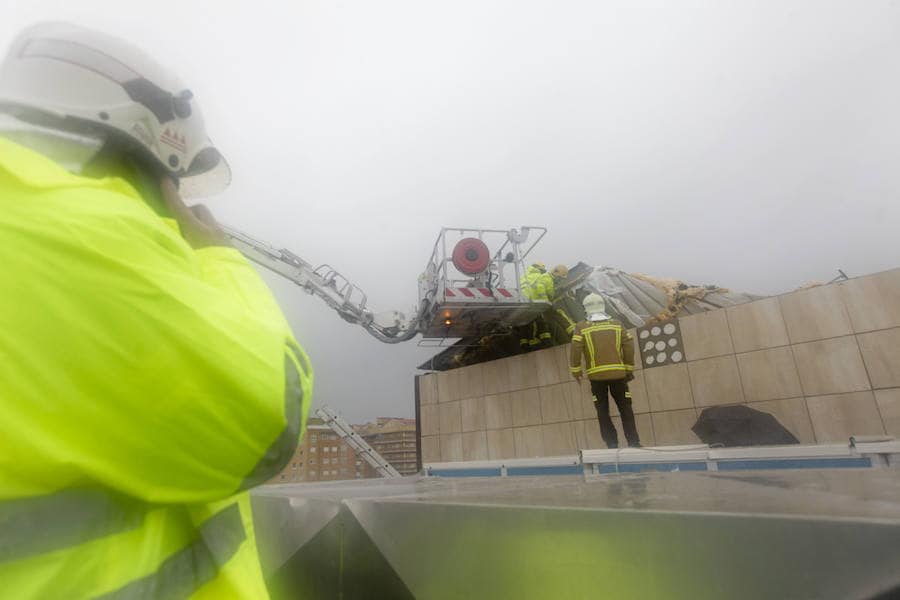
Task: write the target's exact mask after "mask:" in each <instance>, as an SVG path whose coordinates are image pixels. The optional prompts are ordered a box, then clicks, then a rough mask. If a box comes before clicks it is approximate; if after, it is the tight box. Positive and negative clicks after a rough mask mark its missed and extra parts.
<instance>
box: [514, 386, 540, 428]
mask: <svg viewBox="0 0 900 600" xmlns="http://www.w3.org/2000/svg"><path fill="white" fill-rule="evenodd" d="M510 398H511V399H510V402H511V403H512V418H513V426H514V427H523V426H526V425H540V424H541V398H540V395H539V394H538V390H537V388H531V389H528V390H521V391H518V392H512V393H511V394H510Z"/></svg>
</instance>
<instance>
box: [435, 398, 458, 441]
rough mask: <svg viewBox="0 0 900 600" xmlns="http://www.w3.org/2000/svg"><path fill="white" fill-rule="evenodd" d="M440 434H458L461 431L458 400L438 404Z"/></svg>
mask: <svg viewBox="0 0 900 600" xmlns="http://www.w3.org/2000/svg"><path fill="white" fill-rule="evenodd" d="M438 410H439V413H440V414H439V417H440V423H441V424H440V428H441V433H442V434H444V433H459V432H460V431H462V419H461V416H460V405H459V400H456V401H454V402H444V403H442V404H438Z"/></svg>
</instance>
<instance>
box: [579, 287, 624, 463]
mask: <svg viewBox="0 0 900 600" xmlns="http://www.w3.org/2000/svg"><path fill="white" fill-rule="evenodd" d="M584 310H585V313H586V314H587V320H585V321H581V322H579V323H577V324H576V325H575V330H574V333H573V335H572V355H571V360H570V368H571V372H572V375H573V376H574V377H575V379H576V380H578V381H579V382H580V381H581V378H582V376H583V373H584V372H586V373H587V376H588V380H589V381H590V384H591V392H592V393H593V396H594V408H595V409H596V410H597V420H598V421H599V422H600V435H601V436H602V437H603V441H604V442H606V445H607V447H609V448H618V447H619V440H618V435H617V434H616V428H615V426H614V425H613V422H612V419H611V418H610V416H609V395H612V397H613V400H615V402H616V406H617V407H618V409H619V415H620V416H621V417H622V429H623V430H624V431H625V439H626V440H627V442H628V445H629V446H632V447H639V446H640V445H641V444H640V440H639V439H638V433H637V427H636V425H635V421H634V411H633V410H632V408H631V398H630V394H629V393H628V385H627V382H628V380H629V379H633V378H634V375H633V374H632V371H634V344H633V343H632V342H633V338H632V337H631V334H630V333H628V330H626V329H625V328H624V327H623V326H622V324H621V323H620V322H619V321H617V320H616V319H613V318H611V317H610V316H609V315H607V314H606V302H605V301H604V300H603V296H601V295H599V294H588V296H587V297H585V299H584ZM582 359H583V360H584V364H585V368H584V369H582Z"/></svg>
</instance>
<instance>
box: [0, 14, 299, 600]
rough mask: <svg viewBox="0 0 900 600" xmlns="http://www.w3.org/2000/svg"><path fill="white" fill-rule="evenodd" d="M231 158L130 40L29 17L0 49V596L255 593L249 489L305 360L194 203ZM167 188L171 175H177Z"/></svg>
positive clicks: (275, 464)
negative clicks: (2, 55)
mask: <svg viewBox="0 0 900 600" xmlns="http://www.w3.org/2000/svg"><path fill="white" fill-rule="evenodd" d="M228 182H229V171H228V166H227V164H226V163H225V161H224V159H223V158H222V157H221V156H220V155H219V153H218V152H217V151H216V149H215V148H214V147H213V146H212V144H211V143H210V141H209V139H208V138H207V136H206V134H205V130H204V126H203V121H202V118H201V116H200V113H199V110H198V108H197V105H196V102H195V101H194V99H193V97H192V94H191V93H190V92H189V91H188V90H187V89H186V88H185V87H183V86H182V84H181V83H180V82H179V81H178V80H177V79H176V78H174V77H173V76H171V75H170V74H169V73H167V72H166V71H164V70H163V69H161V68H160V67H159V66H158V65H156V64H155V63H154V62H153V61H152V60H150V59H149V58H148V57H147V56H146V55H145V54H144V53H142V52H141V51H139V50H137V49H135V48H133V47H131V46H130V45H128V44H126V43H124V42H122V41H120V40H118V39H115V38H112V37H109V36H105V35H102V34H99V33H96V32H93V31H89V30H84V29H81V28H77V27H73V26H69V25H65V24H59V23H56V24H47V25H39V26H36V27H34V28H31V29H29V30H26V31H25V32H24V33H23V34H21V35H20V36H19V37H18V39H17V40H16V41H15V42H14V43H13V46H12V48H11V50H10V52H9V54H8V55H7V57H6V59H5V61H4V63H3V64H2V67H0V264H2V265H3V283H2V288H0V358H2V359H0V414H2V418H0V541H2V543H0V598H3V599H6V598H9V599H15V600H29V599H44V598H65V599H66V600H78V599H82V598H103V599H105V600H118V599H125V598H157V599H167V600H168V599H176V598H195V599H201V598H203V599H217V600H222V599H235V598H241V599H244V598H246V599H253V600H258V599H263V598H267V597H268V594H267V591H266V587H265V583H264V581H263V578H262V572H261V568H260V564H259V558H258V553H257V548H256V542H255V537H254V532H253V522H252V515H251V511H250V501H249V496H248V494H247V491H246V490H248V489H249V488H251V487H253V486H256V485H258V484H260V483H263V482H265V481H266V480H268V479H270V478H271V477H272V476H273V475H275V474H276V473H278V472H279V471H280V470H281V468H282V467H283V465H284V464H285V463H286V462H287V461H288V460H289V459H290V457H291V456H292V455H293V452H294V449H295V447H296V445H297V443H298V440H299V437H300V435H301V432H302V431H303V429H304V426H305V421H306V414H307V410H308V407H309V403H310V396H311V392H312V371H311V369H310V366H309V363H308V360H307V358H306V356H305V354H304V353H303V351H302V350H301V348H300V347H299V346H298V345H297V343H296V342H295V340H294V338H293V336H292V334H291V331H290V328H289V327H288V324H287V322H286V320H285V318H284V316H283V315H282V313H281V311H280V310H279V308H278V306H277V304H276V303H275V301H274V299H273V298H272V296H271V294H270V293H269V291H268V289H267V288H266V286H265V285H264V283H263V282H262V281H261V280H260V278H259V277H258V276H257V274H256V273H255V271H254V270H253V268H252V267H251V266H250V265H249V264H248V262H247V261H246V260H245V259H244V258H243V257H242V256H241V255H240V254H239V253H238V252H237V250H235V249H233V248H231V247H229V246H228V245H227V243H226V242H225V239H224V236H223V235H222V234H221V232H220V231H219V229H218V227H217V226H216V225H215V222H214V220H212V219H211V217H210V215H209V213H208V212H205V211H203V210H202V209H193V210H192V209H189V208H187V207H186V206H185V204H184V203H183V202H182V200H181V196H182V195H185V196H187V195H199V194H201V193H212V192H215V191H217V190H219V189H221V188H223V187H224V186H226V185H227V184H228ZM179 190H180V192H179Z"/></svg>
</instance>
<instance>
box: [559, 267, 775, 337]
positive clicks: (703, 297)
mask: <svg viewBox="0 0 900 600" xmlns="http://www.w3.org/2000/svg"><path fill="white" fill-rule="evenodd" d="M584 267H587V265H584V263H579V265H577V266H576V267H575V268H574V269H573V271H578V270H580V269H579V268H582V269H583V268H584ZM586 271H587V272H586V273H585V274H584V275H583V276H580V277H578V276H577V275H576V277H578V279H576V280H575V281H572V282H571V283H568V282H567V283H566V284H564V287H568V288H570V289H575V290H581V289H588V290H590V291H593V292H598V293H600V294H602V295H603V296H605V297H606V299H607V307H606V308H607V312H609V313H610V314H611V315H612V316H613V317H615V318H617V319H619V320H620V321H622V322H623V323H625V324H626V325H628V326H629V327H641V326H643V325H645V324H647V323H648V322H650V321H665V320H667V319H670V318H674V317H683V316H687V315H694V314H697V313H701V312H706V311H709V310H716V309H717V308H724V307H726V306H735V305H737V304H744V303H745V302H752V301H753V300H759V299H761V298H764V297H765V296H758V295H755V294H745V293H740V292H732V291H730V290H727V289H725V288H720V287H718V286H715V285H704V286H698V285H690V284H686V283H684V282H682V281H678V280H675V279H663V278H657V277H651V276H648V275H641V274H637V273H626V272H624V271H620V270H618V269H614V268H612V267H593V268H592V267H587V269H586Z"/></svg>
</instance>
